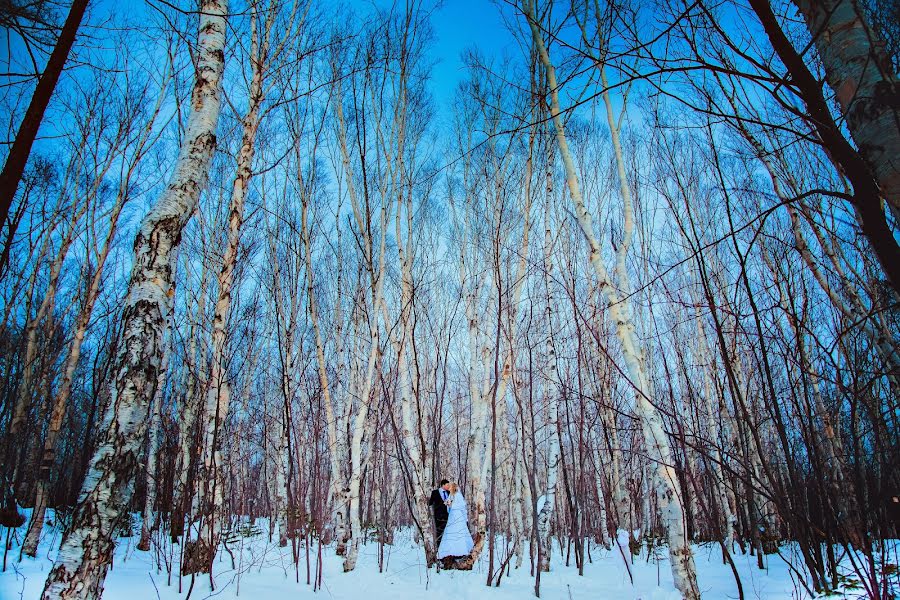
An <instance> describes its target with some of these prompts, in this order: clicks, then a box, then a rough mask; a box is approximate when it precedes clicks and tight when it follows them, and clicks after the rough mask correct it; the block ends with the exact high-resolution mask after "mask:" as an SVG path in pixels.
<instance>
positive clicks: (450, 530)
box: [437, 492, 475, 558]
mask: <svg viewBox="0 0 900 600" xmlns="http://www.w3.org/2000/svg"><path fill="white" fill-rule="evenodd" d="M474 545H475V542H474V541H473V540H472V534H470V533H469V513H468V510H467V509H466V499H465V498H463V495H462V494H461V493H459V492H456V493H455V494H454V495H453V497H452V498H451V501H450V515H449V517H447V527H445V528H444V536H443V537H442V538H441V545H440V547H438V553H437V557H438V558H444V557H446V556H468V554H469V552H471V551H472V546H474Z"/></svg>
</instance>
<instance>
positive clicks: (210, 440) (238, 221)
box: [185, 4, 296, 573]
mask: <svg viewBox="0 0 900 600" xmlns="http://www.w3.org/2000/svg"><path fill="white" fill-rule="evenodd" d="M295 6H296V5H295ZM272 7H273V8H274V4H273V5H272ZM258 11H259V8H258V7H257V6H256V5H254V6H252V7H251V15H250V29H251V39H250V59H251V60H250V62H251V70H252V76H251V80H250V87H249V91H248V96H249V105H248V108H247V113H246V114H245V115H244V118H243V119H242V121H241V125H242V132H241V145H240V149H239V150H238V155H237V165H236V173H235V176H234V182H233V183H232V188H231V200H230V204H229V207H228V231H227V239H226V243H225V251H224V254H223V256H222V267H221V270H220V271H219V275H218V289H219V292H218V297H217V298H216V305H215V310H214V312H213V324H212V349H213V350H212V361H211V363H210V374H209V387H208V389H207V390H206V402H205V410H204V415H205V423H204V428H203V430H204V438H203V441H202V444H201V448H202V455H201V459H200V462H199V466H200V469H201V476H200V480H201V485H204V486H205V491H204V503H203V504H202V508H201V510H202V511H203V514H202V516H201V518H202V520H203V522H204V528H203V530H202V531H201V532H200V534H199V535H198V539H197V541H196V544H197V545H195V546H194V549H195V551H196V552H197V553H198V554H197V556H196V558H197V559H199V560H203V561H205V562H207V565H206V568H205V569H204V570H203V572H210V573H211V572H212V563H213V559H214V558H215V555H216V552H217V551H218V547H219V541H220V537H221V531H222V514H221V513H222V504H223V502H224V495H223V486H224V483H225V482H224V481H223V478H222V464H221V463H222V456H221V447H222V439H221V430H222V426H223V424H224V423H225V419H226V418H227V417H228V410H229V408H230V404H231V384H230V382H229V380H228V375H227V373H226V357H225V350H226V344H227V341H228V339H227V338H228V331H227V325H228V317H229V314H230V312H231V300H232V289H233V287H234V271H235V267H236V265H237V259H238V249H239V246H240V241H241V228H242V227H243V223H244V205H245V201H246V197H247V190H248V188H249V186H250V180H251V178H252V176H253V171H252V169H253V157H254V154H255V149H256V134H257V131H258V130H259V124H260V111H261V110H262V103H263V100H264V99H265V79H264V75H265V70H266V69H267V68H268V66H269V47H270V39H271V37H270V36H271V31H272V26H273V25H274V23H273V18H274V15H275V12H274V11H273V10H271V9H270V11H269V13H268V18H267V19H266V20H265V21H264V22H263V23H262V24H260V22H259V12H258ZM261 25H262V27H261ZM279 514H281V513H279ZM280 525H282V527H281V528H280V532H279V535H280V536H281V538H280V539H281V540H283V541H284V543H283V544H281V545H282V546H284V545H286V544H287V542H286V538H285V537H284V536H285V530H284V527H283V525H284V524H283V523H280ZM185 553H186V554H188V551H187V547H186V549H185ZM194 566H195V567H200V565H199V564H198V565H194Z"/></svg>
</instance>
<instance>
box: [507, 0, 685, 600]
mask: <svg viewBox="0 0 900 600" xmlns="http://www.w3.org/2000/svg"><path fill="white" fill-rule="evenodd" d="M523 11H524V13H525V16H526V17H527V19H528V24H529V27H530V29H531V34H532V38H533V39H534V43H535V46H536V47H537V51H538V55H539V57H540V60H541V62H542V63H543V65H544V67H545V68H546V70H547V79H548V85H549V88H550V115H551V119H552V121H553V125H554V128H555V129H556V141H557V145H558V146H559V152H560V157H561V158H562V161H563V165H564V167H565V172H566V182H567V184H568V187H569V194H570V196H571V198H572V201H573V203H574V204H575V214H576V218H577V220H578V224H579V227H580V228H581V231H582V233H583V234H584V235H585V237H586V238H587V240H588V243H589V245H590V262H591V265H592V266H593V268H594V272H595V273H596V275H597V279H598V281H599V286H600V290H601V292H602V293H603V295H604V296H605V297H606V300H607V302H608V305H609V308H608V310H609V313H610V316H611V317H612V318H613V321H614V322H615V324H616V334H617V336H618V338H619V342H620V343H621V345H622V350H623V354H624V359H625V366H626V369H627V371H628V374H629V377H630V378H631V384H632V385H633V386H634V387H635V392H636V394H635V408H636V412H637V414H638V416H639V418H640V419H641V425H642V429H643V433H644V439H645V443H646V446H647V451H648V452H649V453H650V456H651V457H652V459H653V460H654V462H655V463H656V473H655V476H656V481H655V486H656V491H657V494H658V496H659V499H660V502H661V509H662V512H663V519H664V521H665V524H666V525H667V527H668V534H669V558H670V561H671V566H672V575H673V578H674V581H675V587H676V588H678V591H679V592H681V594H682V596H683V597H684V598H686V599H687V600H694V599H697V598H699V597H700V589H699V587H698V586H697V573H696V568H695V566H694V557H693V554H692V553H691V549H690V545H689V540H688V539H687V535H686V525H685V522H684V509H683V506H682V498H681V493H680V490H679V486H678V478H677V475H676V473H675V469H674V467H673V466H672V465H673V464H674V461H673V460H672V452H671V449H670V447H669V440H668V437H667V436H666V432H665V429H664V427H663V422H662V415H661V414H660V413H659V411H658V410H657V408H656V406H655V405H654V404H653V401H652V399H651V396H650V385H649V381H648V380H647V378H646V375H645V372H644V367H643V364H642V357H641V351H640V344H639V342H638V340H637V339H636V337H635V334H634V323H633V320H632V317H631V315H630V311H629V310H626V307H628V305H629V303H628V301H627V299H625V298H620V297H619V294H618V293H616V291H615V290H614V289H613V286H612V281H611V279H610V276H609V274H608V271H607V268H606V264H605V263H604V261H603V257H602V256H601V253H600V244H599V242H598V241H597V237H596V235H595V233H594V226H593V223H592V220H591V216H590V214H589V213H588V211H587V207H586V205H585V203H584V199H583V197H582V195H581V189H580V185H579V181H578V175H577V172H576V170H575V164H574V162H573V160H572V155H571V153H570V151H569V146H568V140H567V138H566V133H565V126H564V124H563V119H562V109H561V108H560V103H559V86H558V83H557V79H556V71H555V69H554V67H553V63H552V62H551V60H550V55H549V53H548V51H547V48H546V46H545V44H544V40H543V34H542V33H541V29H540V27H539V25H538V22H537V20H536V16H535V10H534V2H533V0H524V1H523ZM622 185H623V186H625V185H626V184H625V183H624V182H622ZM628 219H629V215H628V214H627V213H626V227H627V222H628ZM626 236H627V234H626ZM623 246H625V244H623ZM623 261H624V259H622V258H621V256H620V259H619V263H620V264H621V263H622V262H623ZM619 276H620V277H622V278H624V280H626V281H627V275H626V274H625V273H624V271H623V272H620V273H619ZM626 293H627V292H626Z"/></svg>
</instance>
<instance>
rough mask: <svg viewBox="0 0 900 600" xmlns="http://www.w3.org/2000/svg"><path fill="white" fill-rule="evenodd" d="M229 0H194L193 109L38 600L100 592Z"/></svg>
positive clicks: (152, 216)
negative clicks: (104, 404) (105, 400)
mask: <svg viewBox="0 0 900 600" xmlns="http://www.w3.org/2000/svg"><path fill="white" fill-rule="evenodd" d="M227 12H228V2H227V0H202V1H201V3H200V11H199V35H198V41H197V56H196V69H197V72H196V78H195V83H194V88H193V92H192V95H191V114H190V117H189V118H188V121H187V127H186V130H185V134H184V138H183V140H182V144H181V149H180V152H179V155H178V159H177V161H176V163H175V167H174V171H173V173H172V176H171V178H170V179H169V183H168V185H167V186H166V189H165V191H164V192H163V193H162V195H161V196H160V198H159V199H158V200H157V202H156V204H155V205H154V207H153V208H152V209H151V210H150V212H149V213H148V214H147V216H146V217H144V220H143V222H142V223H141V227H140V230H139V232H138V234H137V237H136V239H135V242H134V266H133V267H132V271H131V280H130V282H129V285H128V295H127V297H126V300H125V304H124V307H123V310H122V318H121V322H122V337H121V339H120V340H119V343H118V353H117V356H116V361H115V370H114V374H113V376H112V381H111V383H110V396H111V402H110V405H109V409H108V412H107V414H106V415H105V418H104V425H103V430H102V431H101V438H100V441H99V444H98V446H97V449H96V451H95V453H94V456H93V458H92V459H91V464H90V468H89V470H88V473H87V476H86V478H85V481H84V484H83V485H82V488H81V496H80V497H79V500H78V505H77V507H76V509H75V512H74V514H73V516H72V523H71V525H70V526H69V529H68V530H67V531H66V533H65V538H64V541H63V543H62V546H61V547H60V550H59V554H58V555H57V558H56V561H55V562H54V565H53V568H52V569H51V570H50V573H49V574H48V576H47V582H46V584H45V586H44V592H43V594H42V598H43V599H44V600H51V599H57V598H59V599H70V598H72V599H74V598H83V599H94V598H99V596H100V594H101V592H102V590H103V581H104V579H105V578H106V571H107V569H108V568H109V565H110V563H111V562H112V552H113V548H114V547H115V542H114V540H113V535H114V533H115V531H116V529H117V526H118V525H119V524H120V523H121V519H122V518H123V517H126V518H127V517H128V513H127V512H126V511H127V508H128V506H129V504H130V500H131V495H132V491H133V481H134V476H135V473H136V470H137V468H138V466H139V465H140V463H141V461H140V453H141V447H142V445H143V443H144V437H145V436H144V434H145V432H146V425H147V422H148V421H149V417H150V415H149V410H150V408H151V407H152V404H153V402H152V399H153V396H154V394H156V393H157V391H158V380H159V371H160V368H161V367H162V363H163V353H164V346H163V338H164V335H165V330H166V327H167V325H168V316H169V313H170V311H171V301H172V296H173V295H174V288H173V283H174V281H173V275H174V270H175V251H176V250H177V248H178V245H179V243H180V241H181V233H182V230H183V229H184V227H185V225H186V224H187V222H188V220H189V219H190V217H191V215H192V214H193V212H194V209H195V208H196V206H197V202H198V201H199V198H200V193H201V191H202V190H203V188H204V187H205V185H206V180H207V177H208V173H209V165H210V161H211V160H212V156H213V152H214V151H215V149H216V125H217V123H218V120H219V107H220V95H221V80H222V73H223V71H224V68H225V56H224V48H225V30H226V25H227V18H226V15H227Z"/></svg>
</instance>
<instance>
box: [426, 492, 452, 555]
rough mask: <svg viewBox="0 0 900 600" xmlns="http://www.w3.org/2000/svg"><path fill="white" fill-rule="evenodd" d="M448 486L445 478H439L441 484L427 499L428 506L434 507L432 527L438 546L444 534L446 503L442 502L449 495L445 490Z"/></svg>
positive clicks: (446, 514)
mask: <svg viewBox="0 0 900 600" xmlns="http://www.w3.org/2000/svg"><path fill="white" fill-rule="evenodd" d="M449 487H450V482H449V481H447V480H446V479H441V486H440V487H439V488H438V489H436V490H434V491H433V492H431V498H429V499H428V506H431V507H434V528H435V530H437V537H436V538H435V544H436V546H437V547H440V545H441V538H442V537H443V536H444V528H445V527H446V526H447V516H448V513H447V505H446V504H444V503H445V502H446V501H447V498H448V497H449V496H450V492H448V491H447V488H449Z"/></svg>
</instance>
